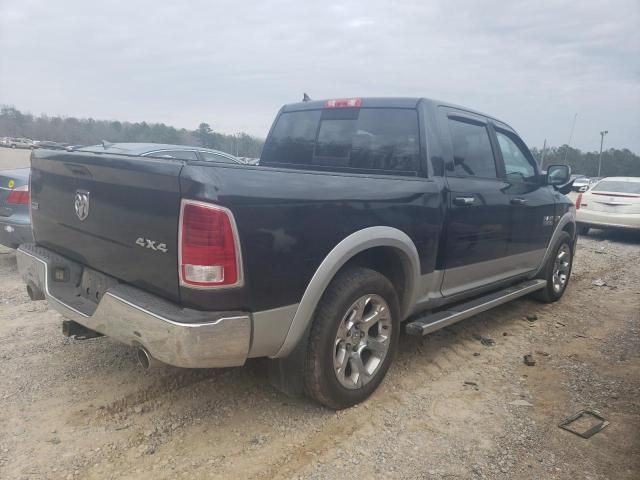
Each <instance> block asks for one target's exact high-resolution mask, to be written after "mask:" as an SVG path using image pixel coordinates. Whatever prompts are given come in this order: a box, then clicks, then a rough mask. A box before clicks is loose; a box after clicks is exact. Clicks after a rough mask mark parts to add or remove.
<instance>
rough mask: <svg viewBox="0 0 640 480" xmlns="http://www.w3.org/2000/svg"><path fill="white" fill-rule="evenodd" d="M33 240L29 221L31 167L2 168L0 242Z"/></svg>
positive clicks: (14, 245) (11, 243)
mask: <svg viewBox="0 0 640 480" xmlns="http://www.w3.org/2000/svg"><path fill="white" fill-rule="evenodd" d="M24 242H33V234H32V232H31V222H30V221H29V169H28V168H18V169H15V170H0V244H2V245H5V246H7V247H10V248H17V247H18V245H20V244H21V243H24Z"/></svg>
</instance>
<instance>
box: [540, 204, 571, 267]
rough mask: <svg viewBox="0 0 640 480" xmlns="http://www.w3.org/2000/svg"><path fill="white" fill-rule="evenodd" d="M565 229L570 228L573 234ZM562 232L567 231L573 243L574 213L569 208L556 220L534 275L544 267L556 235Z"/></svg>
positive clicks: (556, 237) (555, 240)
mask: <svg viewBox="0 0 640 480" xmlns="http://www.w3.org/2000/svg"><path fill="white" fill-rule="evenodd" d="M567 229H570V230H571V232H573V235H572V234H571V232H569V231H568V230H567ZM562 232H567V233H569V235H571V238H572V240H574V244H575V239H576V236H575V232H576V214H575V211H574V210H569V211H568V212H566V213H565V214H564V215H562V217H560V220H559V221H558V223H557V225H556V228H555V229H554V231H553V235H551V238H550V239H549V243H548V244H547V249H546V251H545V254H544V257H543V258H542V261H541V262H540V265H539V266H538V269H537V271H536V273H535V275H534V277H535V276H537V275H538V274H539V273H540V272H541V271H542V270H543V269H544V266H545V264H546V263H547V261H548V260H549V256H550V255H551V253H552V251H553V247H554V246H555V244H556V242H557V241H558V237H559V236H560V233H562Z"/></svg>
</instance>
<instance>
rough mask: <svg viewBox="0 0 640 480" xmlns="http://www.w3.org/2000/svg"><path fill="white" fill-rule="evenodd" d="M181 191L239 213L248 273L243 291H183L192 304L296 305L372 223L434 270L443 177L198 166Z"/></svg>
mask: <svg viewBox="0 0 640 480" xmlns="http://www.w3.org/2000/svg"><path fill="white" fill-rule="evenodd" d="M181 192H182V196H183V198H190V199H195V200H201V201H205V202H212V203H216V204H219V205H223V206H225V207H227V208H229V209H230V210H231V211H232V212H233V214H234V217H235V220H236V223H237V225H238V232H239V236H240V244H241V250H242V255H243V264H244V271H245V286H244V287H240V288H235V289H229V290H220V291H215V290H208V291H202V290H194V289H189V288H181V291H180V297H181V300H182V303H183V304H184V305H185V306H189V307H192V308H202V309H233V308H246V309H249V310H252V311H261V310H268V309H271V308H276V307H281V306H285V305H291V304H294V303H297V302H299V301H300V299H301V297H302V295H303V293H304V290H305V288H306V286H307V285H308V283H309V281H310V280H311V277H312V276H313V274H314V272H315V271H316V269H317V268H318V266H319V265H320V263H321V262H322V260H323V259H324V257H325V256H326V255H327V254H328V253H329V252H330V251H331V249H332V248H333V247H335V246H336V245H337V244H338V243H339V242H340V241H341V240H343V239H344V238H345V237H347V236H348V235H350V234H351V233H353V232H355V231H358V230H361V229H363V228H367V227H371V226H391V227H395V228H398V229H399V230H402V231H403V232H405V233H406V234H407V235H408V236H409V237H410V238H411V239H412V240H413V242H414V243H415V245H416V249H417V251H418V254H419V257H420V262H421V270H422V272H421V273H423V274H424V273H428V272H431V271H432V270H433V269H434V265H435V258H436V252H437V247H438V242H439V238H440V233H441V226H442V220H443V215H444V211H443V202H442V198H441V195H442V193H441V192H442V186H441V183H440V179H432V180H429V179H425V178H420V177H396V176H386V175H370V174H344V173H328V172H318V171H302V170H291V169H278V168H271V167H264V166H262V167H261V166H256V167H247V166H233V165H216V166H215V167H214V166H212V165H210V164H209V165H208V164H193V163H191V164H189V165H186V166H185V167H184V169H183V170H182V172H181Z"/></svg>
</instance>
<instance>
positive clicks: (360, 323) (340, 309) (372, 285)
mask: <svg viewBox="0 0 640 480" xmlns="http://www.w3.org/2000/svg"><path fill="white" fill-rule="evenodd" d="M399 333H400V309H399V305H398V296H397V294H396V292H395V289H394V288H393V285H392V284H391V282H390V281H389V280H388V279H387V278H386V277H385V276H384V275H382V274H380V273H378V272H376V271H374V270H370V269H368V268H361V267H353V268H349V269H347V270H345V271H343V272H340V273H339V274H338V275H337V276H336V278H335V279H334V280H333V282H332V283H331V284H330V285H329V287H328V289H327V291H326V292H325V294H324V296H323V298H322V300H321V301H320V304H319V305H318V309H317V310H316V314H315V318H314V321H313V325H312V327H311V333H310V337H309V349H308V353H307V359H306V362H305V375H304V377H305V390H306V392H307V395H309V396H310V397H312V398H313V399H315V400H317V401H318V402H320V403H322V404H323V405H325V406H327V407H329V408H334V409H342V408H347V407H350V406H352V405H355V404H357V403H360V402H362V401H364V400H366V399H367V398H368V397H369V396H370V395H371V394H372V393H373V392H374V391H375V389H376V388H377V387H378V385H380V383H381V382H382V380H383V378H384V376H385V375H386V373H387V370H388V369H389V366H390V364H391V362H392V360H393V357H394V355H395V353H396V350H397V344H398V337H399Z"/></svg>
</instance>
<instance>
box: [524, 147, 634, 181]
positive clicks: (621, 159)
mask: <svg viewBox="0 0 640 480" xmlns="http://www.w3.org/2000/svg"><path fill="white" fill-rule="evenodd" d="M531 153H532V154H533V156H534V157H535V158H536V160H538V164H540V165H542V168H543V169H546V167H548V166H549V165H569V166H570V167H571V171H572V172H573V173H575V174H581V175H586V176H587V177H597V176H598V158H599V152H582V151H580V150H579V149H577V148H572V147H570V146H568V145H562V146H561V147H551V148H547V149H546V151H545V152H544V158H543V152H542V150H540V149H537V148H532V149H531ZM600 176H601V177H619V176H628V177H640V157H639V156H638V155H636V154H635V153H633V152H632V151H630V150H628V149H626V148H623V149H621V150H618V149H617V148H610V149H608V150H603V151H602V166H601V169H600Z"/></svg>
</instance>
